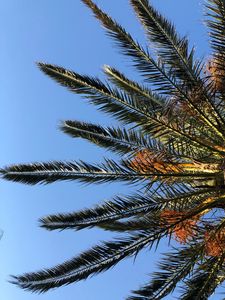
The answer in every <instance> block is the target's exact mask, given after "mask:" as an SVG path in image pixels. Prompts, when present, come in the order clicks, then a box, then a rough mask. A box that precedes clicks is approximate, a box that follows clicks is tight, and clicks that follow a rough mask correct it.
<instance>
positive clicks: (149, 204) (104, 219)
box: [40, 189, 217, 230]
mask: <svg viewBox="0 0 225 300" xmlns="http://www.w3.org/2000/svg"><path fill="white" fill-rule="evenodd" d="M216 193H217V191H216V189H214V190H211V189H202V190H198V191H191V190H190V191H189V192H188V191H187V192H183V193H179V194H177V193H173V194H170V195H167V197H162V192H161V195H159V192H157V190H154V189H152V190H151V192H148V193H147V194H145V195H141V194H134V195H131V196H123V197H122V196H117V197H115V198H114V199H113V200H112V201H106V202H105V203H103V204H102V205H97V206H95V207H94V208H92V209H84V210H81V211H77V212H74V213H68V214H57V215H49V216H46V217H44V218H42V219H40V225H41V227H44V228H46V229H48V230H56V229H60V230H62V229H74V230H80V229H83V228H90V227H93V226H100V225H101V224H103V227H102V228H104V229H106V225H107V224H108V223H110V224H109V226H111V227H110V228H111V229H112V228H114V229H115V226H114V225H115V223H113V224H112V222H113V221H115V220H119V219H124V218H128V217H131V216H145V215H146V214H148V213H149V212H158V211H160V210H163V209H166V208H169V209H175V210H176V209H177V208H179V209H181V210H185V209H190V208H191V207H192V206H193V207H194V206H197V205H199V204H200V203H202V202H203V201H204V200H205V199H206V198H207V197H209V196H210V197H213V196H214V195H215V194H216ZM111 224H112V225H111ZM112 226H114V227H112ZM120 228H122V227H120ZM123 228H125V227H123ZM107 229H109V227H107ZM130 230H132V227H130Z"/></svg>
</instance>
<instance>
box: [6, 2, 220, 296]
mask: <svg viewBox="0 0 225 300" xmlns="http://www.w3.org/2000/svg"><path fill="white" fill-rule="evenodd" d="M81 1H82V2H83V3H84V4H85V5H86V6H88V7H89V8H90V9H91V11H92V12H93V14H94V15H95V17H96V18H97V19H98V20H99V21H100V22H101V23H102V25H103V27H104V28H105V29H106V31H107V34H108V35H109V36H110V37H111V38H112V39H113V40H114V41H115V42H116V44H117V46H119V48H120V50H122V53H123V54H125V55H126V56H128V57H129V58H131V61H132V63H133V65H134V66H135V67H136V69H137V70H138V71H139V73H140V75H141V76H142V79H143V82H136V81H135V80H132V79H130V76H127V75H125V74H124V73H122V72H121V71H119V70H118V69H116V68H113V67H109V66H104V73H105V75H106V77H107V81H106V82H103V81H102V80H100V79H99V78H97V77H91V76H86V75H80V74H78V73H76V72H73V71H71V70H67V69H65V68H63V67H59V66H57V65H52V64H45V63H38V67H39V68H40V69H41V70H42V71H43V72H44V73H45V74H46V75H48V76H49V77H51V78H52V79H53V80H55V81H56V82H57V83H59V84H60V85H62V86H64V87H66V88H67V89H69V90H70V91H72V92H73V93H75V94H79V95H83V96H84V97H85V98H87V99H88V101H89V102H90V103H92V104H94V105H96V106H97V107H98V108H99V109H100V110H101V111H103V112H105V113H107V114H109V115H110V116H113V117H115V118H116V119H117V120H118V121H120V122H121V124H120V125H118V126H117V127H112V126H105V127H103V126H101V125H98V124H93V123H89V122H85V121H83V122H82V121H73V120H67V121H64V122H62V123H61V125H60V129H61V130H62V131H63V132H64V133H66V134H68V135H69V136H71V137H73V138H78V137H79V138H83V139H86V140H88V141H90V142H92V143H94V144H96V145H98V146H100V147H104V148H106V149H107V150H111V151H114V152H116V153H117V154H119V156H120V158H119V161H115V160H112V159H105V160H104V161H103V163H96V164H90V163H86V162H83V161H69V162H64V161H52V162H44V163H31V164H18V165H11V166H6V167H5V168H2V169H0V176H1V178H2V179H6V180H11V181H15V182H21V183H25V184H30V185H34V184H38V183H44V184H48V183H53V182H55V181H64V180H77V181H80V182H83V183H109V182H118V181H121V182H126V183H128V184H136V185H138V184H139V186H138V187H140V189H139V192H138V193H134V194H131V195H130V196H115V197H114V198H113V199H112V200H107V201H105V202H103V203H102V204H98V205H96V206H94V207H92V208H86V209H81V210H80V211H75V212H71V213H58V214H54V215H47V216H46V217H43V218H41V219H40V226H41V227H43V228H45V229H47V230H50V231H51V230H65V229H72V230H81V229H90V228H92V227H97V228H101V229H103V230H109V231H112V232H113V231H114V232H120V233H124V235H123V237H122V238H119V239H116V240H114V241H112V242H104V243H102V244H99V245H97V246H95V247H93V248H91V249H90V250H88V251H85V252H83V253H81V254H80V255H78V256H76V257H74V258H72V259H71V260H69V261H66V262H64V263H62V264H59V265H57V266H56V267H53V268H50V269H44V270H42V271H40V272H33V273H26V274H24V275H22V276H15V277H13V279H12V281H13V283H15V284H17V285H19V286H20V287H21V288H23V289H27V290H30V291H33V292H46V291H48V290H50V289H52V288H55V287H60V286H62V285H67V284H69V283H73V282H76V281H79V280H82V279H86V278H88V277H89V276H91V275H95V274H98V273H100V272H103V271H106V270H108V269H109V268H111V267H113V266H114V265H116V264H117V263H118V262H120V261H121V260H122V259H124V258H126V257H129V256H136V255H137V254H138V252H139V251H141V250H142V249H143V248H145V247H148V248H149V249H151V248H152V246H153V245H155V246H156V248H157V246H158V244H159V242H160V241H161V239H169V242H170V243H169V246H172V248H173V251H172V252H168V253H167V254H166V255H164V257H163V259H162V260H161V262H160V264H159V270H158V271H156V272H155V273H153V274H152V279H151V281H150V282H149V283H147V284H146V285H145V286H143V287H141V288H140V289H139V290H136V291H134V292H133V294H132V295H131V296H130V297H129V298H128V300H149V299H155V300H156V299H163V298H164V297H166V296H168V295H169V294H170V293H172V292H173V291H174V289H175V288H176V286H177V285H179V284H180V283H181V287H182V288H183V294H182V295H181V298H180V299H185V300H189V299H190V300H192V299H208V298H209V297H210V296H211V295H212V293H214V291H215V289H216V288H217V287H218V286H219V285H221V284H222V283H223V282H224V280H225V273H224V267H225V254H224V248H225V221H224V220H225V219H224V211H225V179H224V178H225V176H224V174H225V113H224V109H225V102H224V99H225V84H224V83H225V63H224V62H225V60H224V58H225V37H224V36H225V35H224V34H225V1H224V0H207V4H206V7H207V15H208V27H209V30H210V36H211V44H212V48H213V51H214V52H213V56H212V58H210V59H209V61H208V62H206V63H205V62H203V61H202V60H198V59H196V58H195V51H194V48H193V47H190V46H189V42H188V39H187V38H186V37H180V35H179V34H178V33H177V31H176V28H175V26H174V25H173V24H172V23H171V22H170V21H168V20H167V19H166V18H165V17H163V16H162V15H161V14H160V13H159V12H158V11H157V10H156V9H155V8H154V7H153V6H152V5H151V4H150V3H149V1H148V0H130V3H131V5H132V6H133V8H134V10H135V12H136V15H137V17H138V19H139V20H140V22H141V23H142V25H143V27H144V29H145V31H146V34H147V37H148V39H149V41H150V45H153V47H154V49H155V50H156V51H155V52H154V53H153V54H151V53H150V50H149V47H148V46H142V45H140V44H139V43H138V42H137V41H136V40H135V39H134V38H133V37H132V36H131V34H130V33H128V32H127V31H126V29H125V28H123V27H122V26H121V25H120V24H118V23H117V22H116V21H115V20H113V19H112V18H111V17H110V16H109V15H107V14H106V13H105V12H103V11H102V10H101V9H100V8H99V7H98V6H97V5H96V4H95V3H94V2H93V1H92V0H81ZM204 68H206V70H205V69H204ZM174 239H175V241H176V242H177V243H180V244H182V246H180V247H177V244H176V247H175V248H174V247H173V240H174ZM171 243H172V245H171Z"/></svg>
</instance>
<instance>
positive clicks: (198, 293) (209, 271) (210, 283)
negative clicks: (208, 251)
mask: <svg viewBox="0 0 225 300" xmlns="http://www.w3.org/2000/svg"><path fill="white" fill-rule="evenodd" d="M224 258H225V255H222V256H220V257H211V258H209V259H208V260H207V261H205V262H203V263H201V264H200V265H199V267H198V268H197V269H196V270H195V271H194V275H193V276H192V277H191V278H190V279H187V280H186V281H185V285H186V288H185V292H184V293H183V295H182V296H181V299H182V300H192V299H194V298H196V299H202V300H204V299H205V300H207V299H208V298H209V297H210V296H211V295H212V294H213V293H214V291H215V289H216V288H217V287H218V286H219V285H220V284H221V283H222V282H223V281H224V280H225V277H224V276H221V275H222V274H223V275H224V272H223V271H222V274H221V269H222V268H223V266H224Z"/></svg>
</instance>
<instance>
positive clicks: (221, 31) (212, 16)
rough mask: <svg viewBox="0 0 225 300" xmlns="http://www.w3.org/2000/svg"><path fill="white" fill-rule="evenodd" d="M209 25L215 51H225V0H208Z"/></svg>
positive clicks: (221, 52)
mask: <svg viewBox="0 0 225 300" xmlns="http://www.w3.org/2000/svg"><path fill="white" fill-rule="evenodd" d="M206 8H207V13H206V14H207V16H208V20H207V25H208V27H209V29H210V32H209V33H210V37H211V46H212V48H213V50H214V51H215V53H217V54H221V55H224V53H225V2H224V0H208V1H207V3H206Z"/></svg>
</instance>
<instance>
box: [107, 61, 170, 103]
mask: <svg viewBox="0 0 225 300" xmlns="http://www.w3.org/2000/svg"><path fill="white" fill-rule="evenodd" d="M104 72H105V74H106V75H107V76H108V78H109V80H110V81H111V82H112V83H114V84H115V85H116V86H118V87H119V88H121V89H123V90H125V91H126V92H127V93H129V94H130V95H135V97H138V99H140V101H142V102H144V103H145V104H148V105H149V107H153V108H160V107H163V106H164V105H165V103H166V98H163V97H162V96H159V95H158V94H156V93H153V92H152V91H151V90H150V89H149V88H147V87H145V86H143V85H140V84H139V83H137V82H136V81H133V80H131V79H128V78H127V77H126V76H125V75H124V74H123V73H121V72H120V71H118V70H117V69H115V68H111V67H109V66H104Z"/></svg>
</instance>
